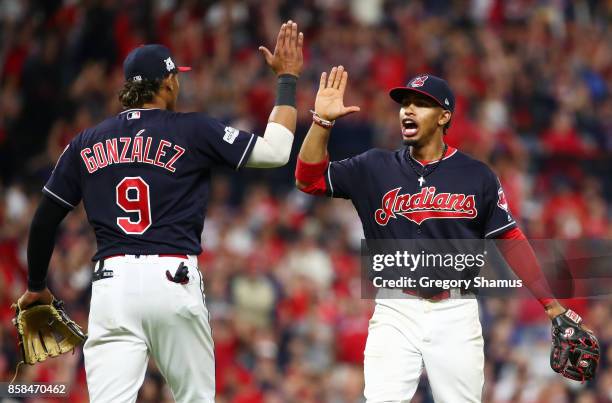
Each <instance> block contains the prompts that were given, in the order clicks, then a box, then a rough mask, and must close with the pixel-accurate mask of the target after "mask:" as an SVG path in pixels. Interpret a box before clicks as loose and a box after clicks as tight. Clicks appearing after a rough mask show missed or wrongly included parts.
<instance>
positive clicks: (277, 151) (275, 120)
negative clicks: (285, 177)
mask: <svg viewBox="0 0 612 403" xmlns="http://www.w3.org/2000/svg"><path fill="white" fill-rule="evenodd" d="M296 86H297V77H296V76H294V75H291V74H282V75H280V76H279V77H278V83H277V91H276V102H275V106H274V108H273V109H272V112H271V113H270V118H269V119H268V126H267V127H266V131H265V132H264V135H263V137H258V138H257V142H256V143H255V146H254V147H253V152H252V153H251V155H250V156H249V159H248V160H247V163H246V166H247V167H249V168H276V167H280V166H283V165H285V164H287V162H288V161H289V156H290V155H291V147H292V146H293V137H294V135H293V134H294V133H295V126H296V121H297V109H296V108H295V103H296V101H295V92H296Z"/></svg>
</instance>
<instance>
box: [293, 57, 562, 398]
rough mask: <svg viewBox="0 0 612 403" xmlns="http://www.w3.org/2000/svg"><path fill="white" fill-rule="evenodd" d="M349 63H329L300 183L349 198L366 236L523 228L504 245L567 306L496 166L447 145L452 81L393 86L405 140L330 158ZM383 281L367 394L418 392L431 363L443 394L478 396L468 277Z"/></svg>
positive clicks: (479, 351) (543, 293)
mask: <svg viewBox="0 0 612 403" xmlns="http://www.w3.org/2000/svg"><path fill="white" fill-rule="evenodd" d="M347 80H348V74H347V72H346V71H345V70H344V68H343V67H342V66H339V67H334V68H333V69H332V70H331V72H330V73H329V75H328V74H326V73H323V74H322V75H321V81H320V85H319V91H318V93H317V97H316V100H315V108H314V113H313V124H312V126H311V128H310V130H309V131H308V134H307V135H306V138H305V140H304V143H303V144H302V147H301V150H300V153H299V158H298V164H297V167H296V185H297V187H298V188H299V189H300V190H302V191H304V192H307V193H310V194H314V195H326V196H329V197H340V198H345V199H350V200H351V202H352V203H353V205H354V206H355V209H356V210H357V213H358V215H359V218H360V219H361V222H362V225H363V230H364V233H365V237H366V239H484V238H503V239H512V240H518V241H519V242H518V244H515V246H513V247H512V248H502V249H503V250H502V251H501V252H502V253H503V255H504V257H505V258H506V260H507V262H508V263H509V265H510V266H511V267H512V269H513V270H514V271H515V273H516V274H517V275H518V276H519V278H520V279H522V281H523V283H524V284H526V285H527V286H528V287H529V289H530V290H531V291H532V292H533V293H534V294H535V295H536V297H538V299H539V301H540V302H541V303H542V304H543V306H544V307H545V309H546V312H547V313H548V315H549V316H550V317H551V318H554V317H556V316H557V315H560V314H562V313H564V312H566V310H565V309H564V308H563V307H562V306H561V305H560V304H559V303H558V302H557V301H556V300H555V299H553V298H550V297H551V294H550V290H549V289H548V288H547V284H546V281H545V280H544V277H543V275H542V273H541V271H540V270H539V267H538V262H537V260H536V258H535V255H534V253H533V251H532V249H531V248H530V247H529V245H528V243H527V242H526V241H525V242H520V241H521V240H525V237H524V236H523V234H522V233H521V231H520V230H519V229H518V228H517V225H516V222H515V221H514V219H513V218H512V215H511V213H510V211H509V209H508V205H507V203H506V200H505V197H504V194H503V190H502V188H501V186H500V183H499V180H498V179H497V177H496V176H495V174H494V173H493V172H492V171H491V169H489V167H488V166H487V165H486V164H484V163H482V162H480V161H477V160H474V159H472V158H470V157H469V156H467V155H466V154H463V153H462V152H460V151H459V150H457V149H455V148H453V147H449V146H448V145H446V144H445V142H444V135H445V133H446V130H447V128H448V127H449V125H450V123H451V120H452V114H453V110H454V107H455V98H454V96H453V93H452V92H451V90H450V88H449V87H448V85H447V83H446V82H445V81H444V80H442V79H440V78H438V77H435V76H433V75H429V74H423V75H419V76H417V77H414V78H413V79H411V80H410V81H409V83H408V84H407V85H406V86H405V87H399V88H394V89H393V90H391V92H390V95H391V98H392V99H393V100H394V101H396V102H397V103H399V104H400V105H401V107H400V109H399V119H398V121H399V129H400V130H401V136H402V139H403V143H404V147H402V148H400V149H399V150H396V151H387V150H381V149H371V150H369V151H366V152H365V153H363V154H360V155H357V156H355V157H352V158H348V159H345V160H342V161H333V162H331V163H330V162H329V156H328V153H327V142H328V139H329V135H330V132H331V128H332V126H333V124H334V121H335V120H336V119H338V118H340V117H342V116H344V115H347V114H349V113H353V112H358V111H359V107H356V106H349V107H346V106H344V103H343V96H344V91H345V88H346V85H347ZM427 291H430V290H418V289H416V290H402V289H381V290H379V291H378V294H377V298H376V308H375V311H374V314H373V316H372V319H371V321H370V324H369V332H368V339H367V343H366V347H365V352H364V373H365V393H364V394H365V397H366V399H367V401H368V402H370V403H371V402H408V401H410V399H411V398H412V396H413V395H414V393H415V391H416V388H417V385H418V382H419V377H420V375H421V372H422V371H423V369H424V368H425V369H426V371H427V375H428V379H429V382H430V385H431V388H432V392H433V396H434V399H435V400H436V402H448V403H456V402H462V403H463V402H480V401H481V394H482V388H483V384H484V353H483V338H482V330H481V326H480V322H479V314H478V304H477V300H476V299H475V298H474V296H473V295H470V294H469V293H463V292H460V290H458V289H449V290H438V291H436V293H435V294H432V293H431V292H427Z"/></svg>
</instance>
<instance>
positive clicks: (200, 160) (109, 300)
mask: <svg viewBox="0 0 612 403" xmlns="http://www.w3.org/2000/svg"><path fill="white" fill-rule="evenodd" d="M302 45H303V35H302V33H298V30H297V25H296V24H295V23H293V22H291V21H289V22H287V23H285V24H283V25H282V27H281V29H280V31H279V34H278V37H277V42H276V48H275V49H274V52H270V51H269V50H268V49H266V48H264V47H260V50H261V51H262V53H263V55H264V57H265V60H266V62H267V63H268V65H270V67H271V68H272V69H273V70H274V72H275V73H276V74H277V76H278V86H277V99H276V104H275V106H274V108H273V109H272V112H271V114H270V118H269V121H268V125H267V127H266V130H265V132H264V134H263V137H260V136H256V135H254V134H251V133H246V132H243V131H240V130H238V129H235V128H232V127H230V126H226V125H224V124H222V123H220V122H218V121H216V120H214V119H212V118H210V117H208V116H206V115H204V114H202V113H177V112H174V109H175V106H176V102H177V99H178V95H179V86H180V84H179V75H178V73H179V72H182V71H188V70H189V68H183V67H177V66H176V64H175V61H174V59H173V58H172V56H171V54H170V52H169V50H168V49H167V48H165V47H164V46H161V45H146V46H141V47H138V48H136V49H134V50H133V51H132V52H131V53H130V54H129V55H128V56H127V58H126V60H125V62H124V74H125V80H126V82H125V85H124V88H123V90H122V91H121V93H120V100H121V102H122V104H123V105H124V106H125V107H126V110H124V111H123V112H121V113H119V114H118V115H116V116H113V117H110V118H108V119H106V120H104V121H103V122H102V123H100V124H98V125H97V126H95V127H92V128H89V129H85V130H84V131H83V132H81V133H80V134H79V135H77V136H76V137H75V138H74V139H73V140H72V141H71V142H70V144H69V145H68V146H67V147H66V149H65V150H64V152H63V154H62V155H61V156H60V158H59V160H58V162H57V164H56V166H55V169H54V171H53V173H52V175H51V178H50V179H49V180H48V182H47V184H46V185H45V186H44V189H43V193H44V196H43V198H42V200H41V203H40V205H39V206H38V209H37V211H36V213H35V215H34V218H33V220H32V225H31V229H30V238H29V242H28V291H27V292H26V293H25V294H24V295H22V296H21V298H20V299H19V301H18V305H19V307H20V309H25V308H27V307H29V306H32V305H34V304H49V303H50V302H51V301H52V300H53V296H52V294H51V293H50V291H49V289H48V288H47V285H46V274H47V269H48V264H49V260H50V257H51V254H52V252H53V248H54V243H55V233H56V231H57V228H58V226H59V224H60V222H61V221H62V220H63V218H64V217H65V216H66V214H67V213H68V212H69V211H70V210H71V209H73V208H74V207H75V206H77V204H79V202H80V201H81V200H82V201H83V204H84V207H85V211H86V212H87V217H88V220H89V222H90V223H91V225H92V226H93V228H94V231H95V235H96V240H97V246H98V250H97V252H96V254H95V256H94V257H93V260H94V261H95V262H96V264H95V271H94V275H93V284H92V297H91V304H90V315H89V325H88V331H89V336H88V339H87V341H86V343H85V346H84V349H83V351H84V356H85V370H86V373H87V385H88V389H89V395H90V400H91V402H93V403H96V402H113V403H118V402H134V401H135V400H136V397H137V394H138V390H139V388H140V385H141V384H142V382H143V379H144V376H145V371H146V368H147V361H148V356H149V354H150V355H151V356H152V357H153V358H154V359H155V361H156V363H157V365H158V367H159V369H160V371H161V373H162V374H163V376H164V377H165V379H166V381H167V382H168V384H169V386H170V389H171V391H172V394H173V395H174V398H175V400H176V401H178V402H190V403H191V402H213V401H214V395H215V363H214V353H213V340H212V335H211V329H210V325H209V322H208V319H209V318H208V310H207V308H206V303H205V299H204V294H203V281H202V278H201V275H200V271H199V270H198V267H197V258H196V256H197V255H198V254H199V253H200V252H201V251H202V249H201V246H200V236H201V233H202V227H203V222H204V215H205V212H206V204H207V200H208V196H209V185H210V175H211V171H213V170H214V168H215V167H218V166H227V167H231V168H233V169H236V170H239V169H241V168H243V167H252V168H273V167H278V166H282V165H284V164H286V163H287V161H288V159H289V154H290V151H291V145H292V143H293V133H294V132H295V125H296V116H297V111H296V108H295V93H296V83H297V78H298V76H299V75H300V72H301V69H302V63H303V56H302Z"/></svg>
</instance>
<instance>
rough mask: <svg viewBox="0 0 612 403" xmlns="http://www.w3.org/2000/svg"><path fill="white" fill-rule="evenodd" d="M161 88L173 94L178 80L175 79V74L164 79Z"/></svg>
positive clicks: (176, 88)
mask: <svg viewBox="0 0 612 403" xmlns="http://www.w3.org/2000/svg"><path fill="white" fill-rule="evenodd" d="M162 86H163V87H164V88H165V89H166V91H168V92H170V93H174V92H175V91H177V90H178V80H177V79H176V74H170V75H169V76H168V77H166V78H164V81H163V82H162Z"/></svg>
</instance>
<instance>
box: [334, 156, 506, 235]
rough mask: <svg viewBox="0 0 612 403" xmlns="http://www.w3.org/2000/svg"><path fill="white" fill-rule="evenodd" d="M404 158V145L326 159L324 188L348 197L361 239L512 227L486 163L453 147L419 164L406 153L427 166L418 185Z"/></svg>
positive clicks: (498, 231)
mask: <svg viewBox="0 0 612 403" xmlns="http://www.w3.org/2000/svg"><path fill="white" fill-rule="evenodd" d="M408 158H412V157H411V156H410V153H409V152H408V149H407V148H402V149H400V150H397V151H387V150H381V149H371V150H369V151H366V152H365V153H363V154H360V155H357V156H355V157H352V158H348V159H345V160H342V161H334V162H331V163H330V165H329V168H328V170H327V172H326V179H325V180H326V185H327V186H326V187H327V194H328V196H332V197H341V198H345V199H350V200H351V201H352V202H353V204H354V206H355V208H356V210H357V213H358V214H359V217H360V218H361V222H362V224H363V230H364V233H365V237H366V239H419V238H423V239H483V238H495V237H497V236H498V235H501V234H502V233H503V232H505V231H507V230H509V229H512V228H514V227H516V223H515V222H514V219H513V218H512V215H511V214H510V211H509V209H508V204H507V202H506V198H505V196H504V192H503V190H502V188H501V185H500V183H499V180H498V179H497V177H496V176H495V174H494V173H493V172H492V171H491V169H490V168H489V167H488V166H487V165H486V164H484V163H482V162H480V161H477V160H475V159H473V158H470V157H468V156H467V155H465V154H463V153H461V152H459V151H457V150H456V149H453V148H449V149H448V151H447V153H446V156H445V157H444V159H443V160H442V161H438V162H433V163H430V164H427V165H425V166H423V165H422V164H421V163H420V162H418V161H416V160H414V159H412V163H413V165H414V166H415V167H416V169H418V170H421V171H422V170H423V169H427V170H428V171H431V174H429V175H427V174H426V176H425V177H424V178H425V182H424V183H423V184H422V186H421V184H420V183H419V181H418V179H419V175H417V174H416V172H415V170H414V169H413V168H412V167H411V166H410V162H409V160H408ZM436 164H440V165H439V166H437V167H436ZM425 172H427V171H425Z"/></svg>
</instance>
